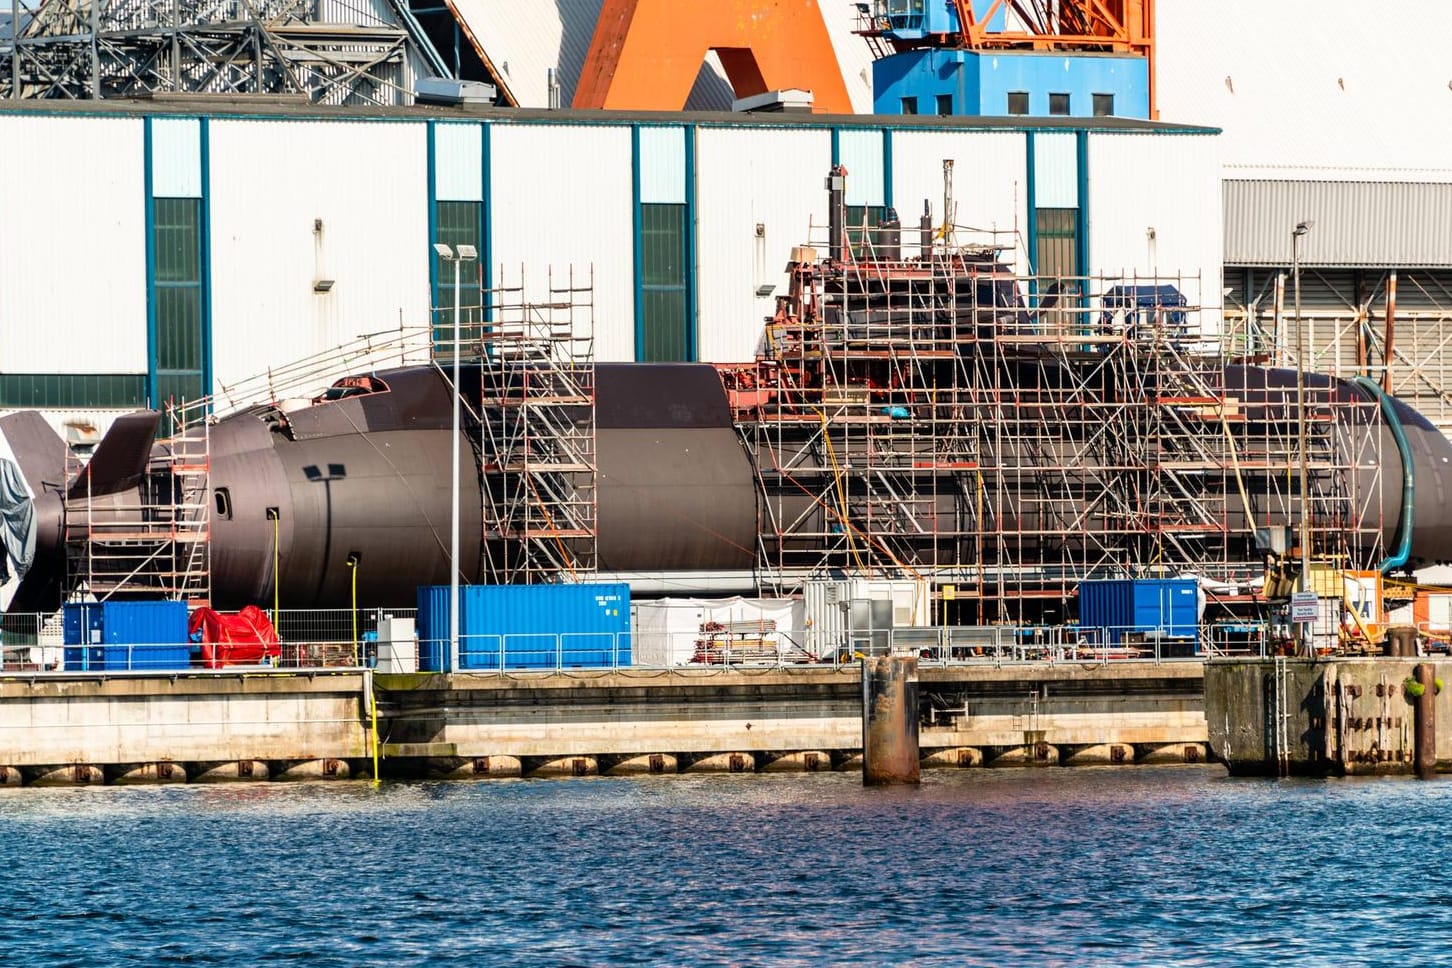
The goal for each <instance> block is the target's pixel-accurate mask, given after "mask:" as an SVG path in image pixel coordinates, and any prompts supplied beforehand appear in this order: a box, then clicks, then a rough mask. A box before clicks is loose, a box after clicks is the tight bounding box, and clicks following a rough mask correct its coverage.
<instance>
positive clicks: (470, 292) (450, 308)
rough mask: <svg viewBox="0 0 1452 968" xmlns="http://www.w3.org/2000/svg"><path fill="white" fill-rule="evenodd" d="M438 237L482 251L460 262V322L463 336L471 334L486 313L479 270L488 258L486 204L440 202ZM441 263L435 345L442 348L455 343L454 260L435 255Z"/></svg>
mask: <svg viewBox="0 0 1452 968" xmlns="http://www.w3.org/2000/svg"><path fill="white" fill-rule="evenodd" d="M435 215H436V219H437V221H438V238H437V239H436V240H435V241H438V242H442V243H444V244H445V245H448V246H451V247H455V248H457V247H458V246H460V245H472V246H473V247H474V251H475V252H477V253H478V259H477V260H476V261H474V262H465V263H463V264H461V265H460V266H459V306H460V316H461V317H462V318H461V319H460V322H461V324H462V326H463V328H464V332H463V333H462V334H461V338H462V339H466V340H467V339H469V338H470V335H471V333H470V330H474V329H477V325H478V323H479V322H480V320H481V319H482V317H483V312H482V310H481V308H480V300H481V296H480V289H479V270H480V265H481V264H482V260H483V259H484V204H483V203H482V202H438V203H436V213H435ZM434 260H435V264H436V265H437V267H438V287H437V288H436V289H435V290H434V307H435V308H436V309H437V312H436V313H435V314H434V345H435V346H438V347H440V348H450V347H452V343H453V339H454V334H453V326H454V263H452V262H447V261H445V260H444V259H443V257H442V256H439V255H435V256H434Z"/></svg>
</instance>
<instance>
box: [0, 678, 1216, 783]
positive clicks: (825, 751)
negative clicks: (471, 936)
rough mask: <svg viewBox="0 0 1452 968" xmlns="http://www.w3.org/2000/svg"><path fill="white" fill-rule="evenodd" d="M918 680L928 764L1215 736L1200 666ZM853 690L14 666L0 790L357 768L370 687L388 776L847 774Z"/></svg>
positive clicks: (1136, 753)
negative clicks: (61, 670) (17, 669)
mask: <svg viewBox="0 0 1452 968" xmlns="http://www.w3.org/2000/svg"><path fill="white" fill-rule="evenodd" d="M919 678H920V696H921V703H920V714H921V722H922V730H921V733H920V742H921V748H922V752H923V755H924V759H925V762H927V761H928V760H929V759H933V758H934V757H936V759H933V761H934V762H935V763H937V762H942V763H948V764H950V765H978V764H980V763H985V762H986V763H989V764H992V763H995V762H1000V761H1001V762H1002V764H1003V765H1008V764H1009V763H1011V762H1014V761H1015V758H1019V759H1024V760H1025V761H1026V762H1027V765H1036V764H1042V763H1044V762H1051V761H1059V760H1060V758H1061V756H1062V761H1063V762H1076V760H1075V759H1074V757H1075V756H1076V755H1079V754H1081V753H1083V752H1084V751H1085V750H1087V749H1091V748H1092V749H1095V750H1099V751H1100V752H1096V753H1094V754H1093V755H1092V756H1091V757H1090V758H1089V759H1087V760H1082V761H1084V762H1090V761H1098V760H1103V759H1106V758H1107V757H1110V755H1111V754H1113V759H1112V761H1113V762H1134V761H1136V760H1139V759H1143V758H1144V756H1143V754H1145V753H1146V752H1152V751H1154V750H1156V749H1161V748H1164V747H1166V746H1167V745H1171V746H1173V745H1174V744H1190V745H1191V746H1194V745H1196V744H1199V745H1200V746H1203V744H1204V742H1205V738H1206V727H1205V719H1204V715H1203V712H1202V707H1201V699H1200V695H1201V679H1200V665H1199V664H1198V663H1179V664H1174V663H1166V664H1164V665H1155V664H1153V663H1122V664H1116V665H1113V666H1108V667H1105V666H1089V667H1085V666H1079V665H1064V666H1051V665H1043V664H1036V665H1023V666H1005V667H1001V668H997V667H992V666H987V665H983V666H953V667H927V668H923V669H921V670H920V673H919ZM861 689H862V686H861V673H860V670H859V669H858V668H857V667H856V666H845V667H841V668H832V667H802V668H771V669H738V668H732V669H721V668H713V669H705V668H702V669H678V670H669V671H664V670H644V669H622V670H617V671H601V672H591V671H583V670H575V671H569V672H564V673H556V672H540V673H535V672H519V673H506V674H502V675H501V674H488V675H482V674H481V675H471V674H457V675H407V676H391V675H372V674H371V673H368V672H364V671H359V670H340V671H336V672H333V671H319V672H316V673H308V672H296V673H293V672H278V671H268V670H246V671H242V670H237V671H226V672H218V673H177V674H165V675H125V676H116V675H112V676H104V675H97V674H94V673H93V674H88V675H87V674H75V675H70V674H35V675H17V676H12V677H6V678H3V679H0V785H10V784H16V783H31V782H42V781H44V782H71V781H74V782H82V783H89V782H163V781H169V782H180V781H184V780H197V779H248V778H250V779H261V778H278V777H282V778H293V777H313V776H332V777H345V776H359V775H366V774H368V773H370V772H371V769H372V753H373V749H372V729H373V721H372V709H373V704H372V703H371V702H370V698H376V706H377V715H378V735H379V737H380V740H381V744H380V753H381V772H382V774H383V775H385V776H400V777H402V776H475V775H500V774H502V775H520V774H523V775H557V774H561V773H563V774H580V773H594V772H676V771H678V770H681V771H684V770H687V769H695V768H701V769H716V768H719V769H723V770H732V771H737V772H751V771H755V770H766V769H788V768H795V769H808V770H810V769H823V768H834V767H835V768H841V767H844V766H849V767H850V766H851V765H852V764H853V763H854V762H855V758H856V757H857V756H859V755H860V751H861V747H862V705H861V703H862V698H861V697H862V693H861ZM370 690H371V695H370ZM1105 744H1109V745H1108V746H1106V745H1105ZM1050 746H1052V756H1049V755H1048V754H1046V753H1044V750H1045V749H1046V748H1049V747H1050ZM1095 757H1097V758H1098V759H1095ZM1186 758H1195V757H1191V756H1189V755H1188V754H1187V757H1186Z"/></svg>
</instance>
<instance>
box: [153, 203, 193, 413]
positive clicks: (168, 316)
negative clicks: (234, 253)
mask: <svg viewBox="0 0 1452 968" xmlns="http://www.w3.org/2000/svg"><path fill="white" fill-rule="evenodd" d="M153 205H154V209H153V213H154V218H155V222H154V227H153V242H154V249H155V256H156V258H155V263H154V265H153V278H152V290H153V299H154V301H155V308H156V333H155V337H156V341H155V346H156V358H155V359H154V360H153V361H152V363H153V365H154V366H155V367H156V397H155V399H154V400H152V405H153V406H157V407H160V406H164V405H165V404H166V403H167V401H169V400H170V401H174V402H177V403H180V402H182V401H185V400H198V399H200V398H201V397H202V396H203V394H204V392H205V391H204V389H203V387H202V357H203V354H204V352H205V348H204V347H203V345H202V340H203V332H202V329H203V319H202V317H203V305H202V300H203V280H202V200H201V199H200V198H157V199H153Z"/></svg>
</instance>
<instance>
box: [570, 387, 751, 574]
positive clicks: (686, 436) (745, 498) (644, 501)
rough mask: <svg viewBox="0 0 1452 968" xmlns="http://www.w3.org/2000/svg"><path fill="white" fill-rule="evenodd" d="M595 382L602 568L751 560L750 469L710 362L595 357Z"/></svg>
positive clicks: (715, 566) (726, 565)
mask: <svg viewBox="0 0 1452 968" xmlns="http://www.w3.org/2000/svg"><path fill="white" fill-rule="evenodd" d="M596 388H597V403H596V416H595V422H596V442H597V451H598V453H597V479H598V480H597V487H598V491H599V522H598V533H599V561H600V568H601V569H602V570H605V571H615V572H632V571H712V570H743V569H750V568H751V567H752V566H753V565H754V563H755V561H756V528H757V515H756V483H755V475H754V473H753V471H752V468H751V463H750V461H749V460H748V459H747V455H746V451H745V450H744V449H743V447H742V444H741V438H740V436H739V435H738V434H737V433H736V429H735V426H734V424H733V423H732V420H731V410H730V407H729V405H728V404H727V400H726V391H725V388H724V387H723V386H722V384H721V378H720V376H718V375H717V372H716V369H715V368H714V367H712V366H708V365H704V364H687V363H681V364H674V363H644V364H600V365H599V366H597V368H596Z"/></svg>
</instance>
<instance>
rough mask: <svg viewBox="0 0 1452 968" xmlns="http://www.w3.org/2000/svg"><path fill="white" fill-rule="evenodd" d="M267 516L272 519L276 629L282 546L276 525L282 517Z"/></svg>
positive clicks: (273, 623)
mask: <svg viewBox="0 0 1452 968" xmlns="http://www.w3.org/2000/svg"><path fill="white" fill-rule="evenodd" d="M268 516H269V517H271V518H272V627H273V628H278V624H277V611H278V595H279V588H278V572H279V571H280V570H281V569H282V544H281V542H280V540H279V537H278V523H279V522H280V521H281V520H282V515H281V514H278V513H277V512H276V511H274V512H272V514H270V515H268Z"/></svg>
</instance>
